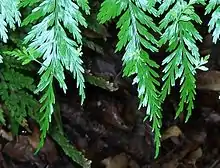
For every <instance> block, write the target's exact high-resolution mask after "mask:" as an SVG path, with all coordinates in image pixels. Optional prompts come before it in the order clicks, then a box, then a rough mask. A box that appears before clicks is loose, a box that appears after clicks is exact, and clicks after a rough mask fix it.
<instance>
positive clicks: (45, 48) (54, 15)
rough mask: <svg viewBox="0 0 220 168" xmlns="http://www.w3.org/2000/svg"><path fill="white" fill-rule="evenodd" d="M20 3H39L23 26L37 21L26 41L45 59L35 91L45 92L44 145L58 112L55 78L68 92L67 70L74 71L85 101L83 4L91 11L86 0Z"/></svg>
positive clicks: (47, 0) (24, 1)
mask: <svg viewBox="0 0 220 168" xmlns="http://www.w3.org/2000/svg"><path fill="white" fill-rule="evenodd" d="M20 5H21V7H25V6H28V5H29V6H32V5H36V6H37V7H35V8H34V9H33V10H32V13H31V14H30V15H28V16H27V17H26V18H25V19H24V21H23V23H22V26H25V25H28V24H33V26H32V29H31V31H30V32H29V33H28V35H27V36H26V37H25V40H24V44H28V50H29V51H31V50H33V49H34V50H36V52H37V53H38V54H36V55H35V57H34V59H35V60H37V59H43V62H42V66H41V68H40V70H39V72H38V73H39V74H40V75H41V79H40V82H39V84H38V86H37V89H36V91H35V93H39V92H43V93H44V94H43V96H42V98H41V99H40V103H42V107H41V109H40V113H41V114H42V119H41V123H40V125H41V130H42V136H41V146H42V145H43V139H44V138H45V136H46V132H47V130H48V129H49V123H50V122H51V115H52V114H53V111H54V104H55V95H54V88H53V82H54V79H56V80H57V81H58V82H59V85H60V87H61V88H62V89H63V91H64V92H66V90H67V86H66V84H65V75H64V70H65V69H66V70H68V71H70V72H71V73H72V75H73V78H76V81H77V87H78V88H79V94H80V95H81V100H82V103H83V101H84V99H85V92H84V88H85V85H84V77H83V73H84V69H83V67H82V60H81V58H80V57H81V55H82V53H81V47H80V45H81V44H82V36H81V33H80V29H79V25H82V26H84V27H86V26H87V23H86V21H85V19H84V17H83V15H82V13H81V12H80V10H79V9H80V7H81V9H83V10H84V11H85V12H86V13H87V14H89V6H88V2H87V1H86V0H77V1H76V2H73V1H71V0H46V1H43V2H39V0H34V1H30V0H23V1H22V2H21V4H20ZM65 29H67V30H68V31H69V33H71V34H72V38H73V40H72V39H71V38H70V37H68V35H67V32H66V31H65ZM29 59H30V61H31V60H34V59H33V56H32V57H30V58H29ZM27 61H29V60H27Z"/></svg>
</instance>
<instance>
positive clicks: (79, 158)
mask: <svg viewBox="0 0 220 168" xmlns="http://www.w3.org/2000/svg"><path fill="white" fill-rule="evenodd" d="M50 135H51V137H52V138H53V139H54V140H55V141H56V142H57V143H58V144H59V145H60V146H61V148H62V149H63V151H64V152H65V154H66V155H67V156H69V157H70V158H71V159H72V160H75V161H76V163H77V164H79V165H80V166H82V167H83V168H90V167H91V161H90V160H88V159H86V158H85V157H84V156H83V154H82V153H81V152H79V151H78V150H77V149H76V148H75V147H74V146H73V145H72V144H70V142H69V141H68V139H67V138H66V137H65V136H64V135H63V133H61V132H59V130H58V129H54V130H53V131H51V133H50Z"/></svg>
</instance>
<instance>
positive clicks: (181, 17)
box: [159, 0, 204, 121]
mask: <svg viewBox="0 0 220 168" xmlns="http://www.w3.org/2000/svg"><path fill="white" fill-rule="evenodd" d="M164 3H165V1H164V2H163V4H164ZM195 3H197V1H193V0H192V1H189V2H188V3H187V2H185V1H183V0H181V1H178V2H176V3H175V5H174V6H173V8H172V9H171V10H169V11H168V13H167V14H166V15H165V17H164V19H163V20H162V21H161V22H160V28H161V29H162V30H164V33H163V35H162V36H161V39H160V42H159V43H160V45H163V44H165V43H168V44H169V47H168V48H167V51H168V52H170V55H169V56H167V57H166V58H165V59H164V60H163V63H162V65H166V66H165V68H164V69H163V72H164V76H163V78H162V79H163V81H164V84H163V86H162V91H161V100H162V101H164V100H165V98H166V96H167V95H168V94H170V90H171V87H173V86H175V81H176V80H177V79H178V78H180V85H181V89H180V93H181V95H180V103H179V107H178V110H177V113H176V117H177V116H179V114H180V113H181V112H182V111H183V109H184V105H185V104H186V105H187V112H188V113H187V116H186V121H187V120H188V119H189V117H190V115H191V113H192V110H193V108H194V103H193V102H194V99H195V94H196V90H195V89H196V83H195V81H196V80H195V74H196V71H195V70H196V68H200V69H202V68H201V66H202V59H201V58H200V54H199V49H198V47H197V46H196V41H197V40H199V41H202V37H201V36H200V34H199V32H198V31H197V30H196V28H195V27H194V25H193V23H192V22H196V23H199V24H201V23H202V21H201V20H200V18H199V16H198V15H197V14H196V13H195V10H194V7H193V5H194V4H195ZM199 3H201V4H203V5H204V2H203V1H200V2H199ZM162 6H163V5H162ZM165 9H167V7H161V13H163V11H165ZM203 65H204V64H203Z"/></svg>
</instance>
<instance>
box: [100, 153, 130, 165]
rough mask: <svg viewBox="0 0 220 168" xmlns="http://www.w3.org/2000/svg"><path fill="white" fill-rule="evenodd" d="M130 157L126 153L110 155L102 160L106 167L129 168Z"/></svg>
mask: <svg viewBox="0 0 220 168" xmlns="http://www.w3.org/2000/svg"><path fill="white" fill-rule="evenodd" d="M128 162H129V159H128V157H127V155H126V154H125V153H121V154H119V155H116V156H114V157H113V158H112V157H108V158H106V159H104V160H102V161H101V163H102V164H104V165H105V167H106V168H127V167H128Z"/></svg>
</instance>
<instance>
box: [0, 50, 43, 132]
mask: <svg viewBox="0 0 220 168" xmlns="http://www.w3.org/2000/svg"><path fill="white" fill-rule="evenodd" d="M5 53H6V54H7V55H5V57H4V60H5V61H4V65H3V66H2V68H1V69H0V79H1V82H0V98H1V100H2V104H1V111H0V113H1V115H0V116H1V117H0V121H1V122H2V123H4V118H3V113H4V114H6V116H7V117H8V118H10V121H11V125H12V131H13V132H14V133H15V134H16V133H17V130H18V127H19V125H22V126H23V127H25V126H27V123H26V117H27V116H30V115H34V113H35V112H36V110H37V109H38V107H39V105H38V101H37V100H36V99H35V97H34V90H35V89H36V85H35V81H34V79H33V77H31V76H29V75H25V74H24V72H25V71H27V70H26V68H25V69H23V67H21V66H19V62H17V61H16V60H15V59H13V58H11V57H8V54H10V52H9V51H7V52H5ZM12 63H13V64H12ZM16 65H17V66H16Z"/></svg>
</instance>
